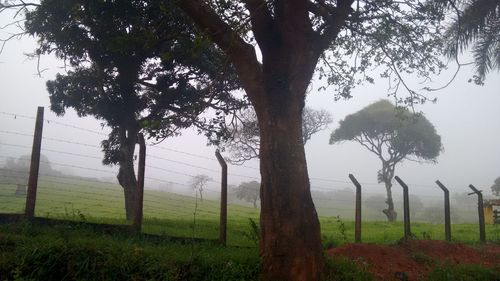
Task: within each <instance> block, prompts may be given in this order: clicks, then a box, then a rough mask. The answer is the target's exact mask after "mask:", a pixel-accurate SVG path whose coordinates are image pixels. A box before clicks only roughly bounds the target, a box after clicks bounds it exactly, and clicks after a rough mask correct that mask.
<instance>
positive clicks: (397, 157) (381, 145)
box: [330, 100, 442, 221]
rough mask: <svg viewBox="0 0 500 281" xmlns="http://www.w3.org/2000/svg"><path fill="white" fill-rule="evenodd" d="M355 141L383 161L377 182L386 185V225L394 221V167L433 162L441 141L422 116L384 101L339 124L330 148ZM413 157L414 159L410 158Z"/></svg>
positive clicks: (352, 115) (440, 147) (439, 150)
mask: <svg viewBox="0 0 500 281" xmlns="http://www.w3.org/2000/svg"><path fill="white" fill-rule="evenodd" d="M343 141H356V142H358V143H359V144H361V145H362V146H363V147H365V148H366V149H368V150H369V151H371V152H372V153H374V154H375V155H377V157H378V158H379V159H380V160H381V161H382V169H381V170H379V171H378V181H379V182H381V183H384V184H385V188H386V192H387V199H386V203H387V209H384V210H383V212H384V214H385V215H386V217H387V219H388V220H389V221H395V220H396V217H397V213H396V211H394V202H393V200H392V191H391V187H392V179H393V177H394V171H395V168H396V164H398V163H400V162H402V161H403V160H404V159H412V160H417V161H422V160H427V161H436V157H438V156H439V153H440V152H441V150H442V146H441V137H440V136H439V135H438V134H437V133H436V130H435V128H434V126H433V125H432V124H431V123H430V122H429V121H428V120H427V119H426V118H425V117H424V116H423V115H422V114H415V113H412V112H410V111H408V110H407V109H401V108H396V107H395V106H394V105H393V104H392V103H390V102H389V101H387V100H380V101H377V102H375V103H373V104H371V105H369V106H367V107H365V108H363V109H362V110H360V111H358V112H356V113H354V114H351V115H348V116H347V117H346V118H345V119H344V120H342V121H340V127H339V128H337V129H336V130H335V131H334V132H333V133H332V134H331V136H330V144H334V143H339V142H343ZM411 157H413V158H411Z"/></svg>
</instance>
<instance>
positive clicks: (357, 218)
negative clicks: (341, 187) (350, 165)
mask: <svg viewBox="0 0 500 281" xmlns="http://www.w3.org/2000/svg"><path fill="white" fill-rule="evenodd" d="M349 179H351V181H352V183H353V184H354V185H355V186H356V213H355V215H354V217H355V222H354V242H356V243H361V184H359V182H358V180H356V178H355V177H354V176H353V174H349Z"/></svg>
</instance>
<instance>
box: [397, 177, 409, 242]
mask: <svg viewBox="0 0 500 281" xmlns="http://www.w3.org/2000/svg"><path fill="white" fill-rule="evenodd" d="M394 178H395V179H396V181H397V182H398V183H399V184H400V185H401V186H402V187H403V204H404V207H403V210H404V214H403V219H404V230H405V239H408V238H410V237H411V230H410V199H409V198H410V197H409V195H408V185H406V183H405V182H404V181H403V180H402V179H400V178H399V177H398V176H395V177H394Z"/></svg>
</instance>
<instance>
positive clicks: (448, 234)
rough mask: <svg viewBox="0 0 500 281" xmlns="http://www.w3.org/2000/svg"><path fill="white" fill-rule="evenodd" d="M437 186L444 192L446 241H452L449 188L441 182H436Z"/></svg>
mask: <svg viewBox="0 0 500 281" xmlns="http://www.w3.org/2000/svg"><path fill="white" fill-rule="evenodd" d="M436 184H437V185H438V186H439V187H440V188H441V189H442V190H443V192H444V236H445V238H446V241H448V242H450V241H451V219H450V192H449V191H448V188H446V186H444V185H443V184H442V183H441V182H440V181H439V180H437V181H436Z"/></svg>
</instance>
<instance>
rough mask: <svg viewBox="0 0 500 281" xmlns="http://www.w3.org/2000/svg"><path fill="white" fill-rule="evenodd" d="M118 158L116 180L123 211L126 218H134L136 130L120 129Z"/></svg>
mask: <svg viewBox="0 0 500 281" xmlns="http://www.w3.org/2000/svg"><path fill="white" fill-rule="evenodd" d="M119 134H120V160H119V162H118V165H119V171H118V176H117V178H118V182H119V183H120V185H121V186H122V188H123V194H124V196H125V213H126V216H127V220H130V221H132V220H134V218H135V213H136V210H137V200H138V196H137V195H138V194H137V179H136V177H135V170H134V151H135V144H136V141H137V130H124V129H120V132H119Z"/></svg>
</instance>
